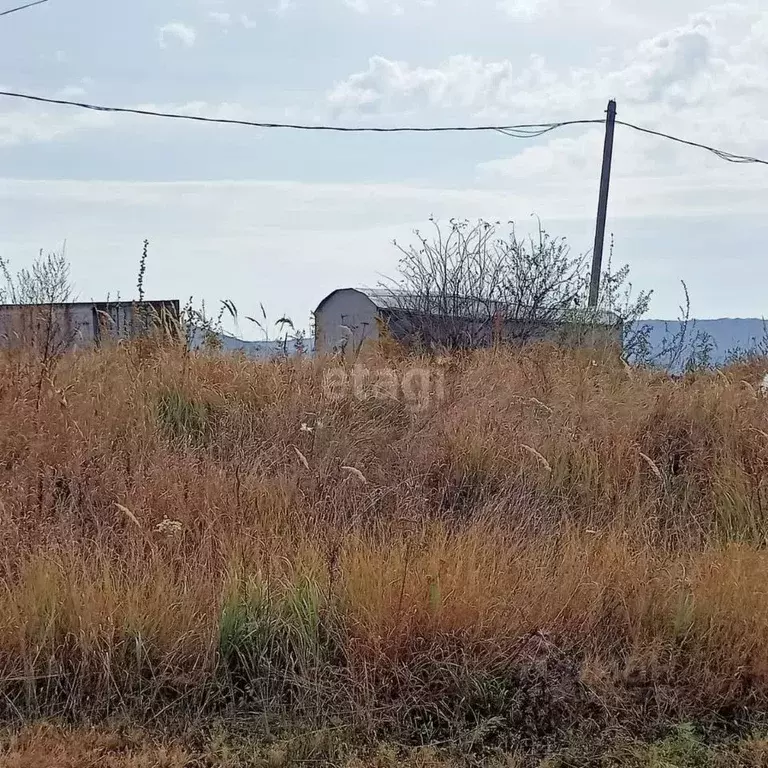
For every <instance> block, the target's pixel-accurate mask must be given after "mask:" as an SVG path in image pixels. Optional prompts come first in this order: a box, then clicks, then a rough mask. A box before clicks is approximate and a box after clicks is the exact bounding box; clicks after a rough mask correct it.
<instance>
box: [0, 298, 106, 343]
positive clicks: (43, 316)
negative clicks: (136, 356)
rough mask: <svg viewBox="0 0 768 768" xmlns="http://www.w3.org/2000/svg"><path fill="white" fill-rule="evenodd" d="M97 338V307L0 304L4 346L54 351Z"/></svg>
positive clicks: (0, 330) (1, 335)
mask: <svg viewBox="0 0 768 768" xmlns="http://www.w3.org/2000/svg"><path fill="white" fill-rule="evenodd" d="M93 342H94V324H93V309H92V307H91V306H86V305H83V304H71V305H62V304H59V305H53V306H2V307H0V346H2V347H5V348H11V349H18V348H27V349H40V350H44V349H45V348H46V347H47V348H48V351H49V352H50V353H52V354H58V353H60V352H64V351H67V350H69V349H74V348H78V347H82V346H89V345H91V344H93Z"/></svg>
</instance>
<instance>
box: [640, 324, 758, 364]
mask: <svg viewBox="0 0 768 768" xmlns="http://www.w3.org/2000/svg"><path fill="white" fill-rule="evenodd" d="M640 324H641V325H649V326H650V327H651V334H650V340H651V346H652V348H653V350H654V351H655V352H658V351H660V350H661V349H663V346H664V339H665V337H666V338H671V337H672V336H673V335H674V334H675V333H678V332H679V330H680V326H681V324H680V322H679V321H677V320H643V321H642V322H641V323H640ZM697 334H706V335H707V336H708V337H709V338H710V339H711V343H712V348H711V357H712V363H714V364H720V363H723V362H725V361H726V359H727V358H728V357H729V355H732V354H733V353H734V352H736V351H741V352H744V351H750V350H756V349H758V348H759V347H760V346H761V343H762V347H763V348H768V322H766V321H763V320H762V319H757V318H731V317H725V318H720V319H715V320H690V321H689V323H688V330H687V333H686V338H687V342H686V345H687V350H690V347H691V344H692V343H693V340H694V338H695V337H696V335H697ZM683 356H684V357H685V354H684V355H683Z"/></svg>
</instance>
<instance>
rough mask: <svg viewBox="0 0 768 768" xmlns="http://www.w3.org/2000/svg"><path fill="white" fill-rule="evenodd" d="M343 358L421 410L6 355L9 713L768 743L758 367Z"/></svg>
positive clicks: (549, 357)
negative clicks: (415, 397) (405, 384)
mask: <svg viewBox="0 0 768 768" xmlns="http://www.w3.org/2000/svg"><path fill="white" fill-rule="evenodd" d="M361 362H362V363H364V364H365V365H366V366H367V368H368V369H369V370H373V371H376V370H381V369H383V368H388V369H390V370H391V373H390V374H388V379H387V381H389V382H390V383H391V382H396V381H400V382H402V381H403V379H404V377H406V380H407V376H408V375H409V372H412V371H413V370H414V369H416V368H422V369H428V370H430V371H431V372H432V379H431V388H430V389H429V391H427V390H426V389H425V390H424V391H423V393H422V394H423V395H424V396H423V397H421V398H420V399H419V402H420V405H421V406H422V407H421V408H414V407H412V406H413V402H411V401H409V400H408V399H407V398H404V397H403V396H394V395H395V394H396V392H395V390H394V389H392V391H391V392H390V393H389V395H388V396H384V394H383V393H382V391H381V387H379V390H378V392H376V391H368V390H367V389H366V387H365V386H363V385H359V386H358V387H357V388H356V389H355V391H354V392H353V391H352V389H349V390H343V391H342V390H341V389H340V388H339V387H338V386H336V387H335V388H329V386H328V377H329V375H330V376H332V377H334V378H333V380H334V381H336V382H337V383H338V381H339V376H340V375H341V374H340V373H339V366H340V364H338V363H332V362H329V361H319V360H317V361H311V360H300V359H297V360H291V361H284V362H276V363H269V364H267V363H253V362H248V361H246V360H244V359H238V358H235V357H219V356H216V355H213V354H211V355H189V354H187V353H185V352H184V351H183V350H179V349H173V348H163V347H160V346H152V345H149V344H146V343H145V344H136V345H133V346H126V347H120V348H115V349H110V350H102V351H100V352H94V353H80V354H78V355H73V356H70V357H66V358H63V359H62V360H60V361H58V362H57V363H56V365H55V366H53V367H51V369H50V370H48V371H43V370H42V369H41V366H40V363H39V361H35V360H34V359H29V358H25V357H21V356H8V355H6V356H5V357H3V358H2V359H0V489H1V490H0V525H1V530H2V538H1V539H0V569H2V580H1V581H0V719H1V720H2V722H4V723H5V724H6V725H7V726H8V727H9V728H11V729H18V728H19V727H22V726H27V725H28V724H29V723H32V722H36V721H40V720H45V719H52V718H55V719H57V720H58V721H61V722H68V723H70V724H78V723H79V724H83V723H99V722H113V721H114V720H115V719H116V718H117V719H119V720H121V721H125V722H131V723H135V724H137V726H141V727H145V728H158V729H164V731H166V732H167V731H168V729H171V730H174V729H175V730H176V731H178V732H181V731H183V730H184V729H189V728H192V729H195V728H203V727H204V725H205V724H209V723H212V722H215V721H217V720H220V719H224V720H225V721H227V722H230V723H241V724H242V723H245V724H247V727H248V729H249V732H250V733H251V734H254V733H258V734H260V738H263V739H264V743H267V742H269V741H270V740H271V739H275V738H278V736H279V735H280V734H285V733H287V732H313V733H318V732H322V733H336V734H338V733H342V734H343V735H344V738H345V740H347V742H348V743H356V744H373V743H377V742H388V743H395V744H398V745H403V746H410V747H419V746H423V745H429V746H430V748H440V749H443V748H445V749H449V750H454V751H456V752H457V753H460V754H466V755H476V756H477V755H479V756H482V755H490V754H491V753H494V754H495V753H496V752H506V753H510V754H512V753H515V752H517V753H519V754H523V753H524V754H526V755H539V756H542V755H544V754H546V753H547V752H548V751H552V750H558V749H568V745H569V744H572V743H575V742H579V743H589V744H593V745H598V746H597V747H595V749H597V748H599V745H600V744H601V743H602V742H603V741H607V740H610V739H611V738H613V737H614V736H615V734H617V733H621V734H623V737H626V738H633V739H634V738H648V739H656V738H664V734H665V733H666V729H668V728H669V727H670V726H672V725H674V724H676V723H677V724H679V723H694V724H696V727H697V728H699V727H700V728H701V729H703V730H705V731H706V732H707V733H722V734H723V738H725V737H728V736H729V734H731V733H735V732H737V731H738V732H740V733H742V735H743V732H746V730H748V729H753V728H757V727H760V726H761V725H762V723H761V712H763V711H764V710H765V709H766V708H768V609H766V597H767V596H768V549H766V541H768V520H767V519H766V517H768V487H767V486H768V473H767V472H766V470H768V398H764V397H763V396H762V395H761V394H760V392H759V390H758V387H757V384H758V382H759V381H760V380H761V378H762V375H763V373H764V369H762V368H760V367H759V366H758V365H756V364H755V365H752V366H751V367H749V366H744V367H741V368H738V367H734V368H731V369H728V370H726V371H724V372H717V373H702V374H697V375H691V376H689V377H687V378H685V379H681V380H672V379H670V378H668V377H666V376H664V375H662V374H658V373H651V372H643V371H638V370H630V369H628V368H626V367H625V366H624V365H623V364H622V363H621V362H619V361H615V360H612V359H610V358H602V357H601V358H600V359H592V357H590V356H589V355H588V354H586V353H583V352H582V353H572V352H562V351H557V350H555V349H552V348H548V347H541V348H532V349H531V350H529V351H526V352H524V353H519V352H518V353H515V352H509V351H491V352H484V353H477V354H475V355H467V356H463V357H460V356H456V357H452V358H450V359H437V360H431V359H426V358H425V359H415V358H403V357H397V356H396V355H394V354H393V353H392V354H388V353H385V352H377V353H376V354H373V355H369V356H367V357H364V359H362V360H361ZM329 371H332V373H331V374H329ZM358 376H359V374H358ZM359 380H360V381H362V379H359ZM345 392H346V394H345ZM427 395H428V396H427ZM206 727H207V726H206ZM244 727H245V726H244ZM104 738H106V737H104ZM168 748H169V749H171V747H168ZM174 748H175V747H174ZM179 749H181V748H179ZM3 759H5V760H6V764H7V765H26V764H27V763H23V762H16V763H14V762H13V759H16V758H13V757H12V756H11V757H9V756H8V755H6V757H5V758H3ZM21 759H23V758H22V757H18V760H21ZM148 759H149V758H148ZM179 759H181V758H179ZM7 761H10V762H7ZM62 764H66V763H63V762H62ZM103 764H108V763H106V762H105V763H103ZM115 764H117V763H115ZM126 764H127V763H126ZM143 764H144V763H141V762H136V763H135V765H143ZM146 764H147V765H155V764H158V765H159V764H167V765H169V766H173V765H176V764H177V763H174V762H173V760H171V759H170V758H169V761H168V762H167V763H158V762H155V763H153V762H148V763H146ZM178 764H187V763H184V762H183V761H182V762H180V763H178ZM189 764H192V763H189ZM199 764H201V765H202V764H209V763H202V762H201V763H199ZM270 764H271V763H270ZM275 764H280V763H275ZM414 764H416V763H414ZM510 764H511V763H510ZM755 764H756V765H757V764H758V762H755ZM759 764H762V763H759ZM73 765H74V763H73ZM131 765H133V763H131ZM649 765H650V763H649Z"/></svg>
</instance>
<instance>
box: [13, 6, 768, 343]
mask: <svg viewBox="0 0 768 768" xmlns="http://www.w3.org/2000/svg"><path fill="white" fill-rule="evenodd" d="M12 4H13V0H7V3H6V5H12ZM761 5H762V6H763V8H765V4H764V3H761V2H758V1H757V0H755V2H747V1H746V0H745V1H740V2H734V3H727V4H717V5H710V6H709V7H706V0H705V2H704V3H702V1H701V0H698V2H695V1H694V0H645V1H644V2H642V3H640V2H638V1H637V0H134V1H133V2H131V3H114V2H104V0H50V2H48V3H47V4H45V5H41V6H39V7H36V8H31V9H29V10H26V11H22V12H20V13H17V14H13V15H11V16H7V17H4V18H0V88H2V89H3V90H16V91H25V92H31V93H35V94H38V95H44V96H54V97H60V98H73V99H76V100H89V101H92V102H96V103H103V104H109V105H120V106H143V107H147V106H151V107H154V108H160V109H163V110H177V111H185V112H193V113H196V114H201V115H211V116H223V117H237V118H246V119H253V120H258V121H268V120H274V121H300V122H326V123H327V122H331V123H337V124H341V125H374V124H376V125H396V124H411V125H430V124H468V125H472V124H480V123H488V122H493V123H496V122H501V123H525V122H549V121H556V120H567V119H582V118H601V117H602V116H603V114H604V112H605V107H606V102H607V100H608V99H609V98H616V99H617V101H618V110H619V118H620V119H623V120H626V121H629V122H633V123H639V124H641V125H644V126H647V127H649V128H654V129H660V130H664V131H667V132H671V133H675V134H679V135H682V136H684V137H686V138H689V139H692V140H695V141H700V142H704V143H708V144H714V145H717V146H720V147H722V148H724V149H727V150H730V151H732V152H739V153H744V154H750V155H758V156H762V157H768V10H761V8H760V6H761ZM0 10H1V8H0ZM601 148H602V129H601V128H600V127H599V126H594V127H592V126H582V127H571V128H566V129H563V130H561V131H558V132H555V133H552V134H549V135H548V136H547V137H544V138H541V139H537V140H519V139H514V138H509V137H506V136H502V135H499V134H472V135H434V134H427V135H370V134H366V135H330V134H320V133H290V132H282V131H271V132H266V131H261V130H257V129H251V128H241V127H227V126H211V125H200V124H194V123H181V122H166V121H162V120H158V119H154V118H139V117H130V116H121V115H104V114H96V113H91V112H84V111H78V110H76V109H72V108H69V107H53V106H52V107H43V106H38V105H33V104H27V103H24V102H19V101H14V100H10V99H6V98H0V255H2V256H3V257H4V258H7V259H9V260H10V261H11V263H12V265H13V266H14V267H21V266H24V265H26V264H28V263H29V262H30V261H31V260H32V259H33V258H34V256H35V254H36V253H37V252H38V251H39V250H40V249H45V250H52V249H56V248H59V247H60V246H61V244H62V243H63V242H64V241H66V247H67V254H68V256H69V258H70V261H71V263H72V268H73V276H74V279H75V283H76V287H77V291H78V294H79V296H80V297H81V298H82V299H85V300H90V299H101V298H104V297H106V296H107V294H109V295H110V296H115V295H116V294H118V293H119V294H120V295H121V296H122V297H123V298H134V296H135V283H136V273H137V267H138V258H139V255H140V253H141V244H142V241H143V240H144V238H148V239H149V240H150V241H151V251H150V260H149V264H148V270H147V277H146V290H147V294H148V297H154V298H170V297H173V298H176V297H178V298H180V299H181V300H182V301H184V300H185V299H187V298H188V297H189V296H190V295H193V296H194V297H195V298H196V299H197V300H198V301H199V300H203V299H205V301H206V302H207V304H208V305H209V306H214V305H216V304H217V303H218V301H219V300H220V299H230V300H232V301H234V302H235V304H236V305H237V306H238V308H239V310H240V312H241V314H242V315H248V314H253V313H254V312H255V311H257V308H258V305H259V303H263V304H264V306H265V307H266V309H267V311H268V313H269V314H270V315H271V316H272V317H273V318H275V319H276V318H278V317H279V316H280V315H281V314H283V313H288V314H290V315H291V316H292V317H293V318H294V319H295V320H296V322H297V323H298V324H300V325H305V326H306V325H307V319H308V315H309V312H310V310H311V309H313V308H314V306H316V305H317V303H318V302H319V301H320V299H322V298H323V296H324V295H325V294H327V293H328V292H329V291H331V290H333V289H334V288H338V287H347V286H357V285H372V284H375V283H376V282H377V281H378V280H379V279H380V276H381V275H392V274H393V273H394V272H395V270H396V265H397V252H396V250H395V249H394V248H393V246H392V244H391V241H392V240H393V238H397V239H398V240H401V241H404V242H407V241H408V238H409V233H410V232H411V231H412V230H413V229H414V228H416V227H420V226H423V225H424V224H425V223H427V221H428V218H429V217H430V215H434V216H437V217H439V218H441V219H448V218H450V217H452V216H456V217H470V218H475V217H479V216H482V217H488V218H493V219H496V218H501V219H504V220H509V219H513V220H515V221H516V222H518V224H519V226H520V227H521V228H525V227H527V226H529V223H530V222H531V221H532V218H531V216H532V214H536V215H538V216H539V217H540V218H541V220H542V222H543V224H544V226H545V227H546V228H547V229H548V230H549V231H550V232H551V233H552V234H558V235H564V236H567V237H568V239H569V240H570V243H571V246H572V248H573V249H574V250H575V251H577V252H586V251H589V250H590V248H591V245H592V238H593V227H594V215H595V210H596V207H597V188H598V182H599V172H600V155H601ZM609 230H610V231H611V232H613V233H614V235H615V240H616V248H615V256H614V258H615V260H616V261H617V262H628V263H629V264H630V266H631V271H632V276H633V282H634V283H635V284H636V285H638V286H640V287H643V288H653V289H655V294H656V295H655V300H654V303H653V305H652V311H651V314H652V315H653V316H656V317H674V316H675V315H676V313H677V307H678V304H679V303H680V299H681V289H680V282H679V281H680V280H681V279H683V280H685V281H686V282H687V284H688V287H689V290H690V293H691V298H692V303H693V311H694V314H695V315H697V316H699V317H722V316H740V317H745V316H758V317H759V316H763V315H768V307H766V301H765V298H766V295H768V292H767V291H766V289H765V286H766V285H768V258H766V257H767V256H768V248H767V247H766V242H768V167H766V166H760V165H734V164H730V163H725V162H723V161H721V160H719V159H717V158H716V157H714V156H712V155H710V154H709V153H705V152H702V151H699V150H696V149H690V148H686V147H678V146H676V145H673V144H671V143H669V142H665V141H662V140H660V139H657V138H654V137H651V136H645V135H641V134H637V133H634V132H632V131H630V130H629V129H626V128H621V127H619V128H617V136H616V145H615V157H614V179H613V186H612V194H611V202H610V208H609ZM245 326H247V323H245V322H244V323H243V327H242V328H241V329H240V330H241V332H242V335H244V336H248V337H254V336H257V335H258V331H257V330H256V329H254V328H253V327H251V328H248V327H245Z"/></svg>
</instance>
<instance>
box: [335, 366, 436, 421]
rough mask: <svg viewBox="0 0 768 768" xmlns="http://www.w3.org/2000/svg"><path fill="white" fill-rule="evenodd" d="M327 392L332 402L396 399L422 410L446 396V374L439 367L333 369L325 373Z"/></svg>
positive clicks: (415, 409)
mask: <svg viewBox="0 0 768 768" xmlns="http://www.w3.org/2000/svg"><path fill="white" fill-rule="evenodd" d="M323 394H324V396H325V397H326V398H328V399H329V400H330V401H332V402H340V401H342V400H345V399H347V398H350V397H353V398H355V399H357V400H360V401H363V400H371V399H375V400H390V401H391V400H395V401H399V402H403V403H405V406H406V407H407V408H408V410H409V411H413V412H416V413H418V412H421V411H425V410H427V409H428V408H430V407H431V406H434V405H436V404H438V403H440V402H441V401H442V400H444V399H445V374H444V372H443V371H442V370H441V369H439V368H436V369H430V368H407V369H405V370H402V371H397V370H395V369H394V368H377V369H370V368H367V367H366V366H364V365H355V366H354V367H353V368H352V370H351V371H347V370H345V369H344V368H330V369H328V370H326V371H325V373H324V374H323Z"/></svg>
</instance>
